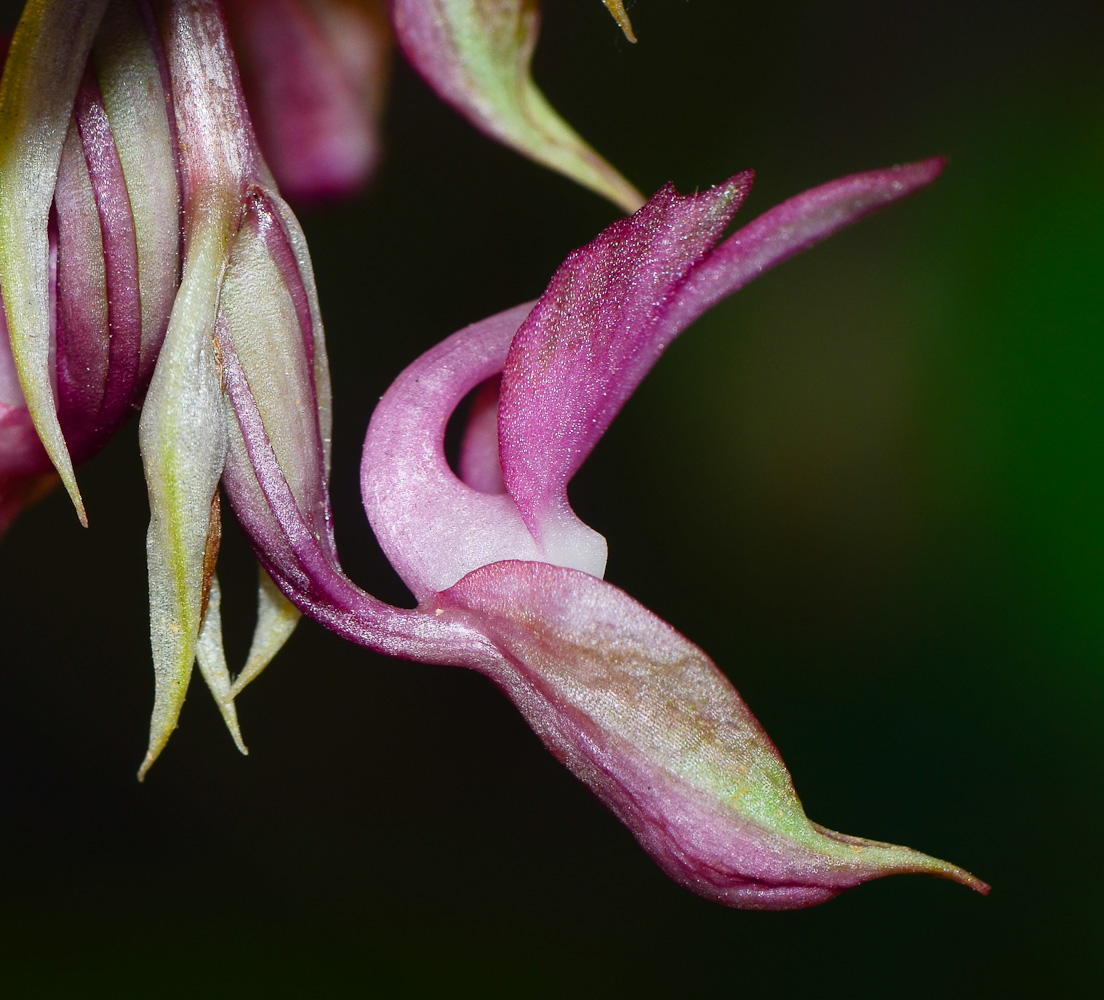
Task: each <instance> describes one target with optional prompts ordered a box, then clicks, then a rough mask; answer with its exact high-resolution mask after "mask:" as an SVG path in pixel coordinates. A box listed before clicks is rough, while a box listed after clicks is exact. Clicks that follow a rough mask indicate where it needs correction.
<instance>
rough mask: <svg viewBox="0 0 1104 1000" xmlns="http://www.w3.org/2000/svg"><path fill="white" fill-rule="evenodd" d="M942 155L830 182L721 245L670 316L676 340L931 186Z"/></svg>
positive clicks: (669, 324)
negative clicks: (721, 307) (791, 262)
mask: <svg viewBox="0 0 1104 1000" xmlns="http://www.w3.org/2000/svg"><path fill="white" fill-rule="evenodd" d="M945 165H946V160H945V158H944V157H942V156H934V157H931V158H930V159H927V160H921V161H919V162H918V163H906V164H903V165H900V166H895V167H889V168H887V169H885V170H871V171H868V172H866V173H860V174H851V175H850V176H848V177H841V178H839V179H838V180H834V181H829V182H828V183H827V184H822V185H821V186H820V187H815V188H812V189H810V190H809V191H805V192H803V193H802V194H799V195H797V196H796V197H794V198H790V199H789V201H784V202H783V203H782V204H781V205H777V206H775V207H774V208H772V209H770V211H768V212H764V213H763V214H762V215H760V216H759V217H758V218H757V219H753V220H752V221H751V222H749V223H748V224H747V225H746V226H744V227H742V228H741V229H739V230H737V231H736V232H735V233H734V234H733V235H732V236H730V237H729V238H728V239H727V240H725V241H724V242H723V243H721V244H720V245H719V246H718V247H717V248H716V249H715V250H714V251H713V253H711V254H710V255H709V256H708V257H707V258H706V259H705V260H703V261H702V263H701V264H700V265H699V266H698V267H696V268H695V269H694V271H693V273H692V274H691V275H690V277H689V278H688V280H687V281H686V284H685V285H683V286H682V288H681V289H680V291H679V295H678V299H677V301H676V302H674V303H673V304H672V307H671V309H670V310H669V311H668V313H667V315H666V316H665V317H664V325H665V327H666V330H665V333H666V335H667V336H668V337H669V338H670V339H674V337H675V336H676V335H677V334H678V333H681V332H682V331H683V330H684V329H685V328H686V327H687V326H689V325H690V323H692V322H693V321H694V320H695V319H697V318H698V317H699V316H701V315H702V314H703V313H704V312H706V311H707V310H709V309H711V308H712V307H713V306H714V305H716V304H717V303H718V302H719V301H720V300H721V299H723V298H725V297H726V296H729V295H731V294H732V293H733V292H735V291H737V290H739V289H740V288H743V286H744V285H746V284H747V283H748V282H749V281H751V280H752V279H753V278H756V277H758V276H759V275H760V274H762V273H763V272H764V271H767V270H769V269H770V268H772V267H774V266H775V265H776V264H781V263H782V261H784V260H787V259H789V258H790V257H792V256H794V254H798V253H801V251H802V250H807V249H808V248H809V247H811V246H813V245H814V244H816V243H819V242H820V241H821V240H823V239H827V238H828V237H829V236H831V235H832V234H833V233H836V232H838V231H839V230H841V229H844V228H846V227H847V226H850V225H852V224H853V223H856V222H858V221H859V220H860V219H863V218H865V217H866V216H868V215H870V214H872V213H873V212H877V211H878V210H879V209H882V208H885V207H886V206H887V205H890V204H892V203H893V202H895V201H900V200H901V199H902V198H905V197H907V196H908V195H910V194H913V193H914V192H916V191H919V190H920V189H921V188H923V187H927V185H929V184H931V183H932V181H934V180H935V179H936V178H937V177H938V176H939V175H940V173H942V171H943V167H944V166H945Z"/></svg>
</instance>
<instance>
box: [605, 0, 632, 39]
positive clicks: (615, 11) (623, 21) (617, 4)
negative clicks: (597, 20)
mask: <svg viewBox="0 0 1104 1000" xmlns="http://www.w3.org/2000/svg"><path fill="white" fill-rule="evenodd" d="M602 2H603V3H604V4H605V5H606V10H608V11H609V12H610V13H611V14H612V15H613V19H614V20H615V21H616V22H617V23H618V24H619V25H620V26H621V30H622V31H623V32H625V37H626V38H627V39H628V40H629V41H630V42H632V43H634V44H635V43H636V35H635V34H633V26H632V22H631V21H630V20H629V15H628V14H627V13H626V12H625V5H624V4H623V3H622V2H621V0H602Z"/></svg>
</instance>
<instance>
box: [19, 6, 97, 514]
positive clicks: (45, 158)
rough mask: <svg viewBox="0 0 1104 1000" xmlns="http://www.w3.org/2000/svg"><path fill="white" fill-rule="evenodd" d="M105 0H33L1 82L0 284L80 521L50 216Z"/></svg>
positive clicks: (39, 413)
mask: <svg viewBox="0 0 1104 1000" xmlns="http://www.w3.org/2000/svg"><path fill="white" fill-rule="evenodd" d="M106 6H107V0H84V2H78V0H36V2H32V3H29V4H28V5H27V7H26V8H25V9H24V11H23V16H22V18H21V19H20V21H19V25H18V26H17V28H16V31H15V36H14V37H13V39H12V44H11V49H10V50H9V52H8V57H7V62H6V64H5V67H4V77H3V82H2V84H0V285H2V286H3V288H4V299H5V308H6V311H7V320H8V328H9V332H10V336H11V344H12V352H13V355H14V357H15V362H16V366H17V368H18V370H19V377H20V382H21V383H22V386H23V393H24V395H25V396H26V399H27V405H28V409H29V410H30V414H31V417H32V419H33V420H34V423H35V428H36V429H37V430H38V434H39V437H40V438H41V440H42V442H43V445H44V446H45V448H46V452H47V454H49V456H50V460H51V461H52V462H53V464H54V466H55V468H56V469H57V470H58V473H59V474H60V475H61V479H62V482H64V483H65V488H66V489H67V490H68V491H69V495H70V497H71V498H72V500H73V505H74V506H75V507H76V510H77V516H78V517H79V518H80V519H81V523H83V524H86V523H87V517H86V515H85V512H84V504H83V502H82V500H81V497H80V491H79V490H78V489H77V483H76V478H75V476H74V474H73V463H72V459H71V458H70V456H69V449H68V447H67V446H66V443H65V438H64V436H63V434H62V430H61V425H60V423H59V422H58V417H57V411H56V406H55V401H54V395H53V387H52V380H51V377H50V352H51V349H52V346H53V345H52V338H51V329H50V311H49V284H50V276H49V271H50V268H49V247H48V239H47V221H48V216H49V211H50V203H51V202H52V201H53V197H54V186H55V183H56V181H57V173H58V164H59V162H60V160H61V149H62V145H63V143H64V141H65V135H66V131H67V129H68V125H69V116H70V113H71V111H72V107H73V99H74V97H75V96H76V93H77V88H78V85H79V83H80V80H81V75H82V73H83V71H84V65H85V61H86V59H87V57H88V53H89V51H90V49H91V47H92V39H93V36H94V35H95V33H96V29H97V27H98V25H99V21H100V18H101V17H102V15H103V12H104V8H105V7H106Z"/></svg>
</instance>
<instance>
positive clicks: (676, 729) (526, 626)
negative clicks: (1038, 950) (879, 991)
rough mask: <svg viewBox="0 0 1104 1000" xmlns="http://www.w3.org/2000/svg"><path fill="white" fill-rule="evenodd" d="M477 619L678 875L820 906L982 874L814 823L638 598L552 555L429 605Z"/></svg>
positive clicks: (694, 658)
mask: <svg viewBox="0 0 1104 1000" xmlns="http://www.w3.org/2000/svg"><path fill="white" fill-rule="evenodd" d="M425 609H426V610H427V611H433V610H436V611H438V612H440V613H441V614H442V615H446V616H447V615H459V616H460V617H462V618H463V617H465V616H472V615H474V616H475V617H476V619H477V620H478V621H479V623H480V627H481V628H482V629H483V630H484V631H485V632H486V633H487V635H488V636H490V637H491V638H492V639H493V641H494V643H495V645H496V647H497V650H498V653H499V656H498V657H491V658H488V659H487V660H486V661H484V662H483V663H482V664H477V665H476V666H477V669H480V670H482V671H483V672H485V673H486V674H488V675H489V676H490V677H491V678H492V679H493V680H494V681H495V682H496V683H497V684H498V685H499V686H500V687H501V688H502V689H503V691H504V692H505V693H506V694H507V695H508V697H509V698H510V699H511V700H512V701H513V702H514V704H515V705H516V706H517V707H518V709H519V710H520V711H521V713H522V714H523V715H524V716H525V718H526V721H527V722H528V723H529V724H530V725H531V726H532V727H533V729H534V731H535V732H536V733H537V735H538V736H539V737H540V738H541V740H542V741H543V742H544V743H545V745H546V746H547V747H548V748H549V750H551V751H552V753H553V754H554V755H555V756H556V758H557V759H559V760H560V761H562V762H563V763H564V764H565V765H566V766H567V767H568V768H569V769H570V770H571V771H572V773H574V774H575V775H576V776H577V777H578V778H580V779H581V780H582V781H583V782H584V783H586V784H587V786H588V787H589V788H590V789H591V790H592V791H593V792H594V793H595V794H596V795H597V796H598V797H599V798H600V799H601V800H602V802H603V803H604V804H605V805H606V806H607V807H608V808H609V809H610V810H611V811H612V812H613V813H614V814H615V815H616V816H617V817H618V819H620V820H621V821H622V822H623V823H624V824H625V825H626V826H627V827H628V828H629V830H630V831H631V832H632V834H633V836H635V837H636V838H637V840H638V841H639V842H640V843H641V845H642V846H643V847H644V849H645V850H646V851H647V852H648V853H649V854H650V855H651V856H652V858H653V859H654V860H655V861H656V862H657V863H658V864H659V865H660V867H661V868H662V869H663V870H664V871H665V872H666V873H667V874H668V875H669V876H670V877H671V878H673V879H674V880H675V881H677V882H680V883H681V884H682V885H684V886H686V887H687V888H689V889H692V890H693V891H695V892H697V893H700V894H701V895H703V896H707V897H709V898H710V899H715V900H717V901H719V902H723V903H726V904H728V905H730V906H738V907H744V908H752V909H790V908H796V907H804V906H812V905H814V904H816V903H820V902H823V901H825V900H827V899H830V898H831V897H832V896H835V895H837V894H838V893H839V892H841V891H843V890H844V889H848V888H850V887H851V886H854V885H858V884H859V883H861V882H866V881H869V880H870V879H874V878H879V877H881V876H883V875H892V874H897V873H906V872H912V873H928V874H932V875H937V876H940V877H943V878H949V879H954V880H955V881H958V882H962V883H964V884H966V885H969V886H971V887H973V888H975V889H977V890H978V891H981V892H987V891H988V886H986V885H985V884H984V883H982V882H980V881H979V880H978V879H976V878H974V876H972V875H970V874H969V873H968V872H965V871H963V870H962V869H961V868H958V867H956V866H954V865H951V864H948V863H947V862H944V861H938V860H936V859H935V858H930V857H928V856H927V855H924V854H919V853H918V852H916V851H912V850H910V849H908V848H904V847H896V846H893V845H889V844H881V843H878V842H875V841H868V840H862V839H859V838H854V837H846V836H843V835H841V834H836V833H832V832H831V831H827V830H824V829H823V828H821V827H819V826H817V825H816V824H814V823H811V822H810V821H809V820H808V819H807V818H806V817H805V813H804V811H803V810H802V808H801V803H800V801H799V800H798V798H797V796H796V794H795V793H794V789H793V784H792V782H791V780H790V776H789V773H788V772H787V770H786V767H785V765H784V764H783V763H782V760H781V758H780V757H779V755H778V752H777V750H776V749H775V747H774V745H773V744H772V743H771V741H770V739H769V738H768V737H767V735H766V733H765V732H764V731H763V729H762V727H761V726H760V725H759V723H758V722H757V721H756V720H755V718H754V716H753V715H752V714H751V712H750V711H749V710H748V708H747V706H746V705H745V704H744V702H743V700H742V699H741V698H740V696H739V694H737V692H736V690H735V689H734V688H733V687H732V685H731V684H730V683H729V682H728V680H727V678H725V676H724V675H723V674H722V673H721V672H720V671H719V670H718V669H717V668H716V667H715V666H714V664H713V663H712V662H711V661H710V660H709V658H708V657H707V656H706V655H705V654H704V653H703V652H702V651H701V650H700V649H698V648H697V647H696V646H694V645H692V644H691V643H690V642H688V641H687V640H686V639H684V638H683V637H682V636H681V635H679V634H678V632H676V631H675V630H674V629H673V628H671V626H670V625H668V624H666V623H665V622H663V621H661V620H660V619H659V618H657V617H656V616H655V615H653V614H652V613H651V612H650V611H648V610H647V609H645V608H644V607H642V606H641V605H640V604H638V603H637V602H636V601H634V600H633V599H632V598H631V597H629V596H628V595H627V594H625V593H623V592H622V591H620V590H618V589H617V588H616V587H613V586H611V585H610V584H607V583H604V582H602V581H600V580H597V579H595V578H594V577H592V576H589V575H587V574H584V573H578V572H574V571H572V570H566V569H562V568H560V567H555V566H550V565H548V564H544V563H522V562H507V563H497V564H495V565H491V566H485V567H484V568H482V569H480V570H477V571H476V572H474V573H472V574H471V575H470V576H467V577H465V578H464V579H463V580H461V581H460V583H458V584H457V585H456V586H455V587H453V588H452V589H450V590H449V591H447V592H445V593H443V594H439V595H437V597H436V598H434V599H433V600H432V601H430V602H427V604H426V605H425Z"/></svg>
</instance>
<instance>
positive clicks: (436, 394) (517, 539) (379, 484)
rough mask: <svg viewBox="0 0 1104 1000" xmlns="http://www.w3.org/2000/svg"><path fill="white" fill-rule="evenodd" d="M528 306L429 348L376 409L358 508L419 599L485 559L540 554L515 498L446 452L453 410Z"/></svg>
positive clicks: (496, 364) (500, 355)
mask: <svg viewBox="0 0 1104 1000" xmlns="http://www.w3.org/2000/svg"><path fill="white" fill-rule="evenodd" d="M531 306H532V303H526V304H525V305H521V306H516V307H515V308H513V309H510V310H507V311H506V312H503V313H499V314H498V315H497V316H491V317H490V318H489V319H485V320H483V321H482V322H480V323H475V324H473V325H472V326H469V327H466V328H465V329H463V330H461V331H459V332H458V333H455V334H453V335H452V336H451V337H449V338H448V339H447V340H445V341H444V342H443V343H441V344H438V345H437V346H436V347H434V348H433V349H431V350H429V351H427V352H426V353H425V354H423V355H422V356H421V357H420V358H418V360H417V361H415V362H414V363H413V364H412V365H410V367H408V368H407V369H406V370H405V371H404V372H403V373H402V374H401V375H400V376H399V377H398V378H397V379H396V380H395V381H394V383H393V384H392V385H391V388H390V389H388V390H387V392H386V393H385V394H384V396H383V398H382V399H381V400H380V402H379V405H378V406H377V407H376V410H375V413H373V414H372V422H371V424H370V425H369V427H368V435H367V437H366V438H365V441H364V457H363V459H362V461H361V471H360V477H361V478H360V481H361V495H362V497H363V499H364V509H365V511H366V512H367V514H368V520H369V521H370V522H371V524H372V529H373V530H374V531H375V533H376V538H377V539H379V543H380V546H381V547H382V548H383V551H384V553H385V554H386V556H387V558H388V559H389V560H390V562H391V565H392V566H393V567H394V568H395V570H396V572H398V574H399V576H401V577H402V578H403V580H404V581H405V582H406V585H407V586H408V587H409V588H410V589H411V591H412V592H413V593H414V595H415V596H416V597H417V598H418V599H419V600H421V599H423V598H425V597H428V596H429V595H431V594H434V593H436V592H437V591H439V590H444V589H446V588H447V587H450V586H452V584H454V583H455V582H456V581H457V580H459V579H460V578H461V577H462V576H464V575H465V574H467V573H469V572H471V571H472V570H473V569H476V568H477V567H479V566H483V565H486V564H487V563H490V562H497V561H499V560H501V559H541V558H543V556H542V553H541V550H540V548H539V546H538V545H537V543H536V541H535V540H534V539H533V537H532V535H530V533H529V531H528V529H527V528H526V527H525V524H524V522H523V521H522V518H521V515H520V514H519V513H518V509H517V506H516V505H515V504H514V501H513V500H512V499H511V498H510V497H509V496H507V495H506V494H505V493H496V494H492V493H490V492H481V491H479V490H478V489H474V488H473V487H472V486H469V485H467V484H466V483H464V482H462V481H461V480H460V479H459V478H457V476H456V474H455V473H454V472H453V471H452V469H450V468H449V465H448V462H447V460H446V459H445V452H444V436H445V425H446V424H447V423H448V419H449V417H450V416H451V415H452V411H453V410H454V409H455V408H456V406H457V404H458V403H459V402H460V401H461V400H462V399H463V398H464V396H465V395H467V393H469V392H470V391H471V390H472V389H474V388H475V387H476V386H477V385H479V383H480V382H482V381H484V380H485V379H487V378H489V377H491V376H492V375H495V374H497V373H498V371H499V370H500V369H501V368H502V363H503V361H504V360H505V358H506V352H507V350H508V349H509V346H510V341H511V340H512V339H513V337H514V334H515V332H516V330H517V328H518V325H519V324H520V323H521V321H522V320H523V319H524V318H525V316H526V315H527V314H528V312H529V310H530V308H531ZM484 446H488V443H487V442H484Z"/></svg>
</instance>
